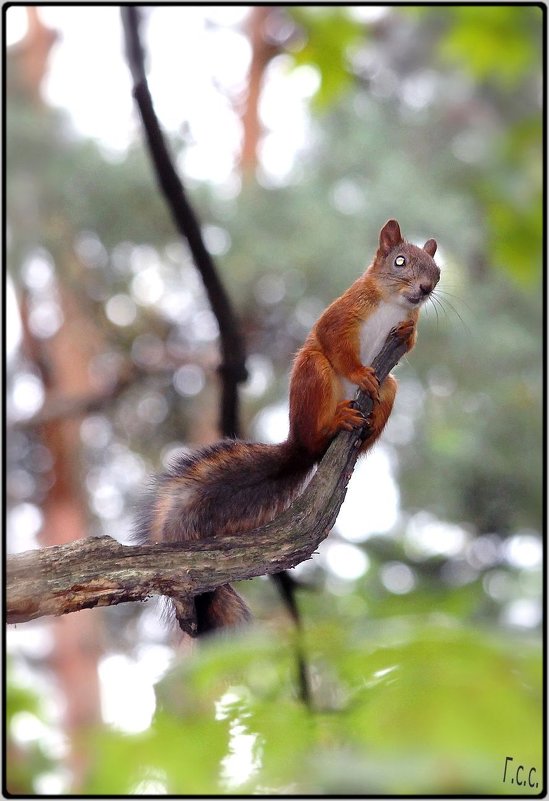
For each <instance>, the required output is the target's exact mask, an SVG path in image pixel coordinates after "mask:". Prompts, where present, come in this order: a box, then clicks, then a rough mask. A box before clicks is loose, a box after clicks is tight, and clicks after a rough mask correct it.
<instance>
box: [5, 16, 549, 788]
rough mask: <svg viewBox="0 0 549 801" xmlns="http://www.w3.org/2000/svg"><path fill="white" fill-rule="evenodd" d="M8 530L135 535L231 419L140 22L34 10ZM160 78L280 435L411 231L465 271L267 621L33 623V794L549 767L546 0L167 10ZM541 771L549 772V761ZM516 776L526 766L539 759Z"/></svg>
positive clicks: (14, 307) (257, 384)
mask: <svg viewBox="0 0 549 801" xmlns="http://www.w3.org/2000/svg"><path fill="white" fill-rule="evenodd" d="M3 13H4V24H5V28H4V30H5V35H6V47H7V74H6V95H5V97H6V112H7V113H6V122H7V129H6V134H7V139H6V141H7V161H6V168H7V169H6V175H7V265H8V273H7V279H6V284H5V293H6V321H7V325H6V334H7V337H6V354H7V356H6V358H7V387H6V389H7V397H6V405H7V415H8V438H7V443H6V444H7V460H8V472H7V543H8V550H9V551H10V552H20V551H24V550H28V549H30V548H36V547H39V546H47V545H53V544H58V543H62V542H66V541H69V540H73V539H78V538H81V537H84V536H94V535H99V534H109V535H111V536H113V537H116V538H117V539H119V540H120V541H121V542H128V541H129V536H130V532H131V526H132V514H133V508H134V505H135V502H136V500H137V499H138V498H139V495H140V493H141V492H142V491H143V487H144V486H145V484H146V480H147V476H148V475H149V474H150V473H151V472H153V471H154V470H157V469H159V468H161V467H162V466H163V465H165V464H166V463H167V462H168V461H169V459H170V458H171V457H172V456H173V455H174V454H175V453H176V452H177V450H178V449H180V448H183V447H185V448H186V447H192V446H193V445H197V444H200V443H205V442H211V441H213V440H215V439H216V438H217V436H218V432H217V428H216V427H217V420H218V403H219V382H218V378H217V375H216V366H217V364H218V359H219V354H218V340H217V336H218V330H217V324H216V321H215V318H214V317H213V315H212V312H211V310H210V309H209V307H208V303H207V300H206V298H205V295H204V292H203V289H202V286H201V282H200V280H199V277H198V274H197V272H196V271H195V269H194V266H193V264H192V261H191V258H190V255H189V252H188V249H187V247H186V245H185V243H184V242H182V241H181V240H180V239H179V237H178V236H177V234H176V232H175V230H174V228H173V225H172V222H171V219H170V215H169V213H168V211H167V209H166V208H165V206H164V203H163V201H162V199H161V197H160V196H159V192H158V189H157V186H156V184H155V179H154V176H153V173H152V169H151V165H150V163H149V161H148V158H147V155H146V152H145V149H144V146H143V141H142V137H141V131H140V128H139V124H138V120H137V115H136V112H135V110H134V108H133V105H132V97H131V84H130V77H129V72H128V70H127V66H126V63H125V59H124V52H123V44H122V30H121V23H120V17H119V10H118V9H117V8H116V7H93V6H91V7H72V8H70V7H69V8H64V7H61V6H59V7H38V8H36V7H34V8H32V9H25V8H24V7H15V6H11V7H9V8H8V9H7V10H6V9H4V10H3ZM142 14H143V37H144V43H145V47H146V51H147V64H148V75H149V84H150V88H151V92H152V95H153V99H154V103H155V107H156V110H157V113H158V115H159V118H160V121H161V123H162V125H163V127H164V129H165V131H166V135H167V136H168V139H169V143H170V147H171V149H172V152H173V154H174V159H175V161H176V164H177V166H178V169H179V171H180V174H181V176H182V179H183V181H184V183H185V186H186V187H187V189H188V192H189V196H190V199H191V201H192V203H193V204H194V206H195V208H196V210H197V213H198V214H199V216H200V219H201V223H202V230H203V234H204V237H205V241H206V243H207V246H208V248H209V249H210V251H211V253H212V254H213V256H214V258H215V260H216V262H217V264H218V266H219V269H220V272H221V275H222V278H223V280H224V282H225V283H226V285H227V287H228V290H229V292H230V294H231V297H232V299H233V300H234V303H235V305H236V307H237V310H238V313H239V315H240V319H241V322H242V328H243V332H244V335H245V338H246V345H247V352H248V367H249V371H250V378H249V380H248V382H247V384H246V385H245V386H244V387H243V389H242V406H243V430H244V432H245V435H246V436H247V437H248V438H253V439H258V440H262V441H280V440H281V439H283V438H284V436H285V433H286V430H287V390H288V374H289V368H290V364H291V359H292V355H293V353H294V352H295V351H296V350H297V348H298V347H299V346H300V344H301V343H302V342H303V340H304V338H305V336H306V334H307V332H308V330H309V328H310V327H311V325H312V324H313V323H314V321H315V319H316V318H317V316H318V315H319V314H320V312H321V311H322V310H323V308H324V307H325V305H326V304H327V303H328V302H330V301H331V300H332V299H333V298H334V297H336V296H337V295H339V294H340V293H341V292H342V291H343V290H344V289H345V288H346V287H347V286H348V285H349V284H350V283H351V282H352V281H353V280H354V279H355V278H356V277H357V276H358V275H359V273H360V272H361V271H362V269H363V268H364V267H365V266H366V265H367V264H368V262H369V260H370V258H371V257H372V255H373V253H374V250H375V247H376V243H377V234H378V231H379V229H380V227H381V226H382V225H383V223H384V222H385V221H386V220H387V219H388V218H389V217H396V218H397V219H398V220H399V221H400V223H401V227H402V229H403V231H404V232H405V235H406V236H407V238H408V239H410V240H411V241H414V242H416V243H419V244H422V243H423V242H424V241H425V240H426V239H427V238H429V237H435V238H436V239H437V241H438V243H439V251H438V255H437V259H438V262H439V264H440V266H441V268H442V276H443V277H442V281H441V284H440V289H439V292H438V293H437V299H436V300H435V302H434V304H432V305H431V306H430V308H428V309H427V310H426V312H425V313H423V319H422V320H421V324H420V333H419V341H418V345H417V347H416V349H415V350H414V351H413V353H412V354H410V355H409V356H408V358H407V359H405V360H404V361H403V363H402V364H401V365H400V366H399V367H398V371H397V372H398V378H399V381H400V390H399V394H398V398H397V402H396V405H395V409H394V412H393V415H392V417H391V420H390V422H389V425H388V426H387V429H386V433H385V434H384V436H383V440H382V442H380V444H379V445H378V446H377V447H376V449H375V451H374V452H373V453H372V454H370V455H369V456H368V457H367V459H365V460H363V461H362V462H361V463H360V464H359V466H358V467H357V469H356V471H355V475H354V476H353V479H352V481H351V484H350V487H349V491H348V497H347V500H346V502H345V505H344V507H343V508H342V510H341V513H340V516H339V519H338V521H337V524H336V527H335V529H334V531H333V532H332V533H331V535H330V537H329V538H328V540H326V541H325V542H324V543H323V544H322V546H321V547H320V548H319V551H318V553H317V554H316V555H315V556H314V558H313V559H312V560H310V561H308V562H306V563H304V564H302V565H301V566H299V567H298V568H297V569H296V570H295V571H294V572H295V575H296V578H297V579H298V580H299V581H300V582H301V584H302V586H303V590H300V591H299V601H300V605H301V608H302V613H303V616H304V621H305V648H306V653H307V658H308V662H309V670H310V675H311V682H312V687H313V691H314V696H315V709H316V711H315V712H314V713H310V712H309V711H307V710H306V709H304V708H303V706H302V705H301V704H300V702H299V701H298V700H297V698H296V690H295V684H296V680H295V664H294V650H293V648H294V632H293V630H292V627H291V625H290V623H289V621H288V619H287V617H286V615H285V613H284V610H283V608H282V607H281V604H280V602H279V600H278V598H277V596H276V594H275V592H274V589H273V587H272V585H271V583H270V582H269V581H267V580H266V579H256V580H254V581H253V582H246V583H245V584H244V585H243V586H241V587H240V588H239V589H240V590H241V591H242V592H243V593H244V594H245V595H246V597H247V599H248V601H249V603H250V605H251V607H252V609H253V611H254V616H255V619H256V623H255V625H254V626H253V627H251V628H250V629H249V630H247V631H245V632H243V633H242V634H240V635H239V636H238V637H235V638H233V639H229V640H225V639H220V640H219V641H212V642H210V643H208V644H205V645H204V646H202V647H200V648H199V649H189V648H185V647H178V648H174V647H173V638H172V635H171V633H170V631H169V630H168V628H167V627H166V626H165V625H164V624H162V622H161V620H160V618H159V605H158V603H157V602H156V601H154V600H151V601H149V602H147V603H146V604H133V605H129V604H128V605H121V606H119V607H115V608H110V609H105V610H94V611H84V612H80V613H77V614H74V615H69V616H66V618H64V619H59V620H57V619H56V620H52V619H43V620H40V621H36V622H33V623H27V624H23V625H18V626H17V627H10V629H9V631H8V633H7V655H8V657H7V701H8V708H7V714H8V718H7V735H8V758H7V764H6V768H7V776H6V785H7V788H8V789H9V790H10V791H11V792H14V793H29V794H30V793H39V794H40V793H54V794H55V793H66V792H69V791H73V790H76V791H78V792H82V793H97V794H101V793H102V794H113V793H125V794H156V793H158V794H165V793H204V792H210V793H212V792H213V793H216V792H222V793H223V792H232V793H235V792H254V793H265V792H273V793H277V794H280V793H282V794H287V793H292V792H294V793H295V792H302V793H313V794H321V793H328V794H329V793H338V792H339V793H341V792H350V793H417V794H423V793H427V792H438V793H440V792H443V793H444V792H448V793H453V792H458V793H473V794H476V793H483V792H491V793H494V792H495V793H505V792H511V791H513V790H514V789H515V788H516V785H514V784H513V785H512V784H511V783H510V778H509V775H510V774H509V773H508V774H507V777H506V781H505V782H504V781H503V776H504V766H505V757H506V756H512V757H513V760H514V762H513V763H510V764H511V766H514V769H515V773H512V776H513V777H515V778H516V767H517V766H518V765H520V764H522V765H524V766H525V772H524V773H523V774H521V778H524V777H525V776H526V777H530V778H531V779H532V781H536V782H538V785H536V787H534V786H533V785H532V788H531V789H529V792H539V788H540V787H541V782H542V776H541V770H542V741H541V738H542V678H541V645H540V638H541V627H542V539H541V534H542V508H543V500H542V498H543V491H542V440H543V425H542V395H543V379H542V341H543V330H542V303H543V279H542V203H541V198H542V151H541V135H542V116H541V115H542V74H541V73H542V57H543V54H542V33H543V26H544V19H543V12H542V10H541V9H540V8H538V7H527V6H491V7H476V6H447V7H428V6H423V7H383V6H375V7H374V6H355V7H344V6H343V7H324V8H320V7H319V8H314V7H299V6H295V7H269V6H263V7H255V8H254V7H245V6H236V7H222V6H216V7H213V6H212V7H209V6H202V7H164V8H161V7H155V8H150V9H147V8H144V9H142ZM532 768H533V769H534V771H535V772H534V773H528V770H530V769H532ZM509 770H511V768H509Z"/></svg>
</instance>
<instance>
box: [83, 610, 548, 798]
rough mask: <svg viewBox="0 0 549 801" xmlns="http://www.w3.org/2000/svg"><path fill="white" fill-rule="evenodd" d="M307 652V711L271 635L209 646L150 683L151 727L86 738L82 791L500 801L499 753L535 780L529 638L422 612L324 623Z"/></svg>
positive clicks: (536, 726)
mask: <svg viewBox="0 0 549 801" xmlns="http://www.w3.org/2000/svg"><path fill="white" fill-rule="evenodd" d="M307 648H308V651H309V655H310V660H311V662H310V663H311V673H312V681H313V688H314V695H315V711H314V712H313V713H309V712H308V711H307V710H305V709H304V708H303V707H302V706H301V705H300V704H299V703H298V702H297V701H296V700H295V699H294V698H293V693H292V689H291V681H290V679H291V670H292V662H291V640H288V638H287V637H286V636H285V635H284V634H283V633H280V632H279V633H278V634H276V633H273V632H271V633H270V634H265V633H263V634H260V633H258V632H257V631H256V632H248V633H247V634H244V635H242V636H241V637H240V638H239V639H238V640H236V641H232V642H227V641H223V640H217V641H216V640H214V641H212V642H210V643H208V644H207V645H206V646H204V647H203V648H202V649H201V650H200V651H199V652H198V653H197V654H195V655H194V656H193V657H192V658H191V659H188V660H186V661H185V663H184V664H180V665H178V666H177V667H176V668H175V669H174V670H173V671H172V673H171V674H170V675H169V676H168V677H167V678H166V679H165V680H164V681H163V682H162V683H161V684H160V686H159V687H158V699H159V711H158V713H157V715H156V719H155V722H154V724H153V726H152V727H151V729H150V731H148V732H145V733H144V734H141V735H135V736H129V735H123V734H117V733H115V732H114V731H111V732H104V731H103V732H100V733H98V735H97V737H96V738H94V741H93V748H92V747H90V753H93V754H94V768H93V770H92V773H91V775H90V777H89V780H88V783H87V785H86V788H85V792H93V793H97V794H102V793H106V792H109V793H113V792H114V793H128V792H136V788H139V787H141V791H142V792H146V791H147V788H149V791H152V792H154V788H155V786H156V787H157V789H158V787H160V788H161V790H160V791H161V792H168V793H169V794H194V793H197V794H198V793H216V792H240V793H264V792H273V793H276V794H278V793H288V792H294V793H313V794H316V793H318V794H329V793H346V792H347V793H388V794H392V793H397V794H398V793H412V794H414V793H416V794H421V793H431V792H432V793H474V794H476V793H479V794H483V793H496V794H500V793H505V792H506V791H507V790H508V789H509V788H508V787H506V786H504V785H503V784H502V775H503V766H504V760H505V756H507V755H513V756H514V757H515V758H516V759H517V760H520V761H521V762H522V763H523V764H528V765H531V766H534V767H536V768H537V771H538V775H539V773H540V771H541V767H542V698H541V658H540V657H541V655H540V652H539V649H538V648H536V647H535V646H533V645H532V644H531V643H529V642H528V641H526V640H522V639H520V638H518V637H517V638H515V639H513V638H507V639H506V640H503V639H502V638H501V637H496V636H492V635H490V634H489V633H488V632H486V631H479V630H475V629H472V628H467V627H464V626H461V625H460V624H458V623H457V622H456V621H455V620H454V619H452V618H447V617H443V616H441V615H438V616H437V615H430V616H407V617H406V618H403V617H400V618H397V617H395V618H393V619H391V620H385V621H384V622H383V624H380V623H367V624H365V623H364V622H362V623H361V624H360V625H359V626H358V627H354V626H347V627H346V629H343V628H342V627H341V626H340V625H339V624H338V622H337V621H336V620H335V619H331V620H327V621H325V622H324V623H323V624H321V625H317V626H316V627H314V628H312V629H311V630H309V631H308V633H307ZM90 746H91V744H90ZM148 782H149V783H152V784H147V783H148ZM155 782H156V783H157V784H156V785H155ZM140 783H141V784H140Z"/></svg>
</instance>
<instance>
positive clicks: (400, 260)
mask: <svg viewBox="0 0 549 801" xmlns="http://www.w3.org/2000/svg"><path fill="white" fill-rule="evenodd" d="M405 264H406V259H405V258H404V256H397V257H396V259H395V266H396V267H404V265H405Z"/></svg>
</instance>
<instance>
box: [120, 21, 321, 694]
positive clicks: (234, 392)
mask: <svg viewBox="0 0 549 801" xmlns="http://www.w3.org/2000/svg"><path fill="white" fill-rule="evenodd" d="M121 13H122V24H123V27H124V36H125V40H126V54H127V59H128V64H129V67H130V71H131V74H132V79H133V95H134V98H135V100H136V103H137V105H138V108H139V113H140V115H141V120H142V122H143V127H144V130H145V135H146V139H147V145H148V148H149V152H150V154H151V158H152V160H153V163H154V166H155V170H156V176H157V179H158V182H159V184H160V187H161V189H162V191H163V193H164V196H165V199H166V202H167V204H168V206H169V208H170V211H171V214H172V217H173V219H174V221H175V224H176V226H177V228H178V230H179V231H180V233H181V234H183V236H184V237H185V238H186V239H187V242H188V243H189V247H190V249H191V252H192V255H193V258H194V261H195V264H196V267H197V268H198V270H199V272H200V274H201V275H202V280H203V282H204V286H205V288H206V291H207V293H208V297H209V300H210V304H211V307H212V310H213V312H214V314H215V316H216V319H217V322H218V325H219V335H220V340H221V353H222V363H221V366H220V373H221V378H222V398H221V426H220V428H221V432H222V434H223V435H224V436H226V437H237V436H239V435H240V426H239V415H238V384H239V383H240V382H241V381H244V380H245V379H246V366H245V349H244V343H243V339H242V337H241V335H240V331H239V328H238V324H237V322H236V315H235V314H234V312H233V310H232V307H231V303H230V300H229V297H228V295H227V293H226V291H225V289H224V286H223V284H222V283H221V280H220V278H219V275H218V273H217V270H216V268H215V265H214V262H213V259H212V257H211V255H210V253H209V252H208V250H207V248H206V246H205V244H204V240H203V238H202V233H201V231H200V225H199V224H198V221H197V218H196V215H195V213H194V211H193V209H192V207H191V205H190V204H189V202H188V200H187V198H186V195H185V192H184V190H183V185H182V183H181V179H180V178H179V176H178V174H177V172H176V171H175V168H174V166H173V163H172V160H171V157H170V154H169V152H168V149H167V147H166V142H165V139H164V136H163V134H162V130H161V128H160V125H159V122H158V119H157V117H156V114H155V111H154V106H153V102H152V98H151V94H150V92H149V87H148V84H147V78H146V75H145V54H144V51H143V47H142V44H141V40H140V37H139V12H138V9H137V8H136V7H135V6H125V7H123V8H122V9H121ZM275 582H276V585H277V589H278V592H279V593H280V596H281V598H282V600H283V602H284V604H285V605H286V607H287V608H288V611H289V612H290V615H291V616H292V618H293V620H294V621H296V625H297V626H298V628H299V610H298V607H297V602H296V598H295V590H294V584H293V583H292V581H291V579H290V577H289V576H280V577H279V578H278V580H275ZM180 624H181V621H180ZM297 660H298V673H299V676H300V684H301V697H302V699H303V700H304V701H305V702H308V700H309V698H310V691H309V687H308V683H307V680H306V669H305V665H304V663H303V656H302V654H301V653H299V654H298V657H297Z"/></svg>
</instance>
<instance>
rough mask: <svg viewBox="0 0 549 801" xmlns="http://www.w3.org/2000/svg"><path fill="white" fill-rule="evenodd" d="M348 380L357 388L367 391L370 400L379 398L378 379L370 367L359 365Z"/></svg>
mask: <svg viewBox="0 0 549 801" xmlns="http://www.w3.org/2000/svg"><path fill="white" fill-rule="evenodd" d="M349 380H350V381H351V382H352V383H353V384H356V385H357V387H359V389H361V390H363V391H364V392H367V393H368V394H369V395H370V397H371V398H372V400H379V380H378V377H377V375H376V373H375V370H373V369H372V368H371V367H364V366H363V367H361V368H360V370H355V371H354V372H353V373H351V375H350V376H349Z"/></svg>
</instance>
